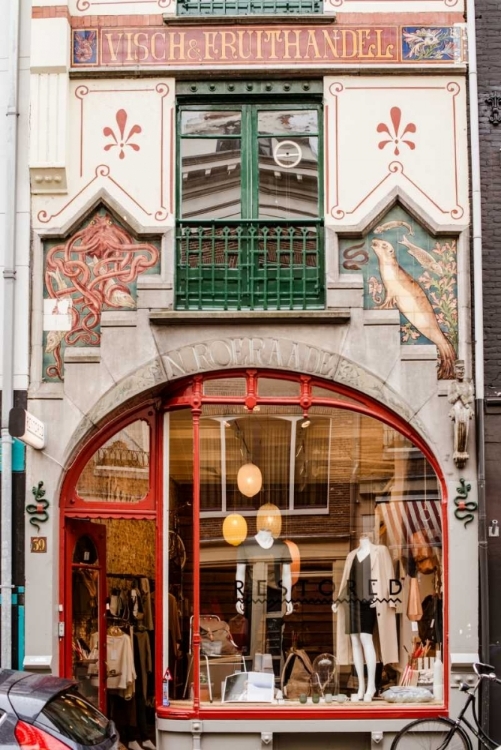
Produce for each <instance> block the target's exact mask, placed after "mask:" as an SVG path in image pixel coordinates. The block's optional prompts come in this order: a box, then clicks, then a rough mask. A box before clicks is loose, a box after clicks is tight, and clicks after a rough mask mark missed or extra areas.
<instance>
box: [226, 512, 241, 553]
mask: <svg viewBox="0 0 501 750" xmlns="http://www.w3.org/2000/svg"><path fill="white" fill-rule="evenodd" d="M223 536H224V539H225V541H226V542H228V544H232V545H233V546H234V547H238V545H239V544H242V542H243V541H244V539H245V537H246V536H247V521H246V520H245V518H244V517H243V516H241V515H240V514H239V513H232V514H231V515H230V516H226V518H225V519H224V521H223Z"/></svg>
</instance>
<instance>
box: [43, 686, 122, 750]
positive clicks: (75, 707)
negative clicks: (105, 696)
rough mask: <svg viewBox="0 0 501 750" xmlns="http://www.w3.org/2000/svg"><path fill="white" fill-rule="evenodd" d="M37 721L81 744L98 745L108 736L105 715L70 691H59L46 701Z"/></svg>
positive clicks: (107, 724)
mask: <svg viewBox="0 0 501 750" xmlns="http://www.w3.org/2000/svg"><path fill="white" fill-rule="evenodd" d="M38 722H39V723H42V724H44V725H45V726H48V727H51V728H52V729H55V730H56V731H58V732H60V733H61V734H62V735H64V736H65V737H68V739H70V740H74V742H79V743H80V744H82V745H98V744H99V743H100V742H103V740H105V739H106V737H108V736H109V726H110V722H109V720H108V719H107V718H106V716H104V715H103V714H102V713H101V712H100V711H98V710H97V708H94V706H91V705H90V703H87V701H85V700H83V698H81V697H80V696H79V695H78V694H76V693H71V692H66V693H60V694H59V695H57V696H56V697H55V698H53V699H52V700H51V701H50V702H49V703H47V705H46V706H45V707H44V709H43V711H42V713H41V715H40V716H39V717H38Z"/></svg>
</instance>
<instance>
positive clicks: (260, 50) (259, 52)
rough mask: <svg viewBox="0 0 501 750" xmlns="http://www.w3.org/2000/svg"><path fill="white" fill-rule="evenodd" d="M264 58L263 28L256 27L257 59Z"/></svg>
mask: <svg viewBox="0 0 501 750" xmlns="http://www.w3.org/2000/svg"><path fill="white" fill-rule="evenodd" d="M262 59H263V29H256V60H262Z"/></svg>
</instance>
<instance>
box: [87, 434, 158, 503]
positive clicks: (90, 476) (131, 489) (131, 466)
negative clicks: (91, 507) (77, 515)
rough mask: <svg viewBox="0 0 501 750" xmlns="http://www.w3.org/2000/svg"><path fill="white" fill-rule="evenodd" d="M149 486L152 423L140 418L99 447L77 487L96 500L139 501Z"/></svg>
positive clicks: (110, 501)
mask: <svg viewBox="0 0 501 750" xmlns="http://www.w3.org/2000/svg"><path fill="white" fill-rule="evenodd" d="M149 488H150V427H149V425H148V423H147V422H145V421H144V420H137V421H136V422H133V423H132V424H130V425H127V427H124V428H123V429H122V430H120V432H117V433H116V434H115V435H113V437H112V438H110V439H109V440H107V441H106V443H105V444H104V445H103V446H101V448H98V449H97V451H96V452H95V453H94V455H93V456H92V458H91V460H90V461H89V462H88V464H87V465H86V467H85V469H84V470H83V471H82V473H81V475H80V478H79V480H78V484H77V487H76V491H77V494H78V495H79V497H81V498H82V499H83V500H85V501H87V502H91V503H92V502H93V503H138V502H140V501H141V500H143V499H144V498H145V497H146V495H147V494H148V491H149Z"/></svg>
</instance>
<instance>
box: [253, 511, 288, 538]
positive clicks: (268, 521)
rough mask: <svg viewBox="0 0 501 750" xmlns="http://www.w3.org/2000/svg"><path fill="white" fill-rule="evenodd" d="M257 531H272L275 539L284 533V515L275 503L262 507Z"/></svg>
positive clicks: (259, 512)
mask: <svg viewBox="0 0 501 750" xmlns="http://www.w3.org/2000/svg"><path fill="white" fill-rule="evenodd" d="M256 529H257V530H258V531H263V530H266V531H271V534H272V536H273V538H274V539H276V538H277V537H279V536H280V532H281V531H282V514H281V513H280V508H277V506H276V505H274V504H273V503H265V504H264V505H261V507H260V508H259V510H258V512H257V517H256Z"/></svg>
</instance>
